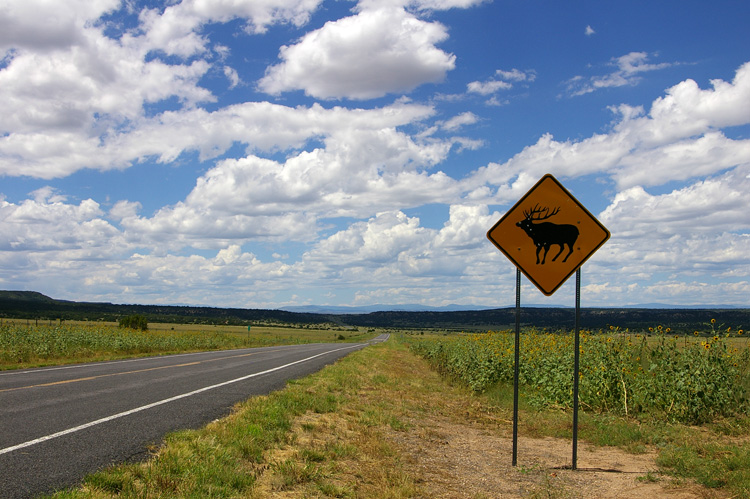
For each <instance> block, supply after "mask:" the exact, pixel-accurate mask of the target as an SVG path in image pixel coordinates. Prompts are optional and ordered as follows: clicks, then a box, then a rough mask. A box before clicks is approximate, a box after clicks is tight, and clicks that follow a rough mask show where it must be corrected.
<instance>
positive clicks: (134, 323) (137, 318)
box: [120, 315, 148, 331]
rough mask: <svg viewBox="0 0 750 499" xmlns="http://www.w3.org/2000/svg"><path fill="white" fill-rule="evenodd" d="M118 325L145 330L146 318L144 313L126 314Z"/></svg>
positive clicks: (146, 325)
mask: <svg viewBox="0 0 750 499" xmlns="http://www.w3.org/2000/svg"><path fill="white" fill-rule="evenodd" d="M120 327H129V328H131V329H140V330H141V331H146V330H147V329H148V319H146V316H145V315H128V316H127V317H123V318H122V319H120Z"/></svg>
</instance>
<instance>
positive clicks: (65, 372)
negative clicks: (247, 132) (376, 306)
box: [0, 335, 387, 499]
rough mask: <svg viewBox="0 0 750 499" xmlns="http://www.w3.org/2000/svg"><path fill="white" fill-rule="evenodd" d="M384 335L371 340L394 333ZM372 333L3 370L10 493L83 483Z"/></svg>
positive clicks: (2, 462) (3, 460) (0, 385)
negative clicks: (332, 340) (344, 339)
mask: <svg viewBox="0 0 750 499" xmlns="http://www.w3.org/2000/svg"><path fill="white" fill-rule="evenodd" d="M385 339H387V335H381V336H379V337H378V338H376V339H374V340H371V342H377V341H384V340H385ZM368 344H369V343H356V344H346V343H336V344H327V343H326V344H323V343H317V344H309V345H293V346H279V347H266V348H252V349H243V350H224V351H215V352H204V353H192V354H183V355H171V356H163V357H147V358H140V359H130V360H122V361H112V362H100V363H90V364H76V365H70V366H61V367H47V368H40V369H32V370H25V371H6V372H0V428H1V429H2V431H0V497H1V498H3V499H10V498H25V497H34V496H36V495H39V494H42V493H49V492H51V491H53V490H57V489H60V488H65V487H70V486H74V485H76V484H77V483H79V482H80V480H81V479H82V478H83V477H84V476H85V475H86V474H88V473H91V472H94V471H96V470H99V469H101V468H103V467H106V466H109V465H111V464H115V463H119V462H124V461H134V460H143V459H146V458H147V457H148V448H149V447H151V446H153V445H158V444H160V443H161V441H162V439H163V437H164V435H165V434H166V433H168V432H170V431H174V430H178V429H185V428H199V427H201V426H203V425H205V424H206V423H208V422H210V421H212V420H214V419H217V418H220V417H222V416H225V415H227V414H228V413H229V411H230V409H231V407H232V406H233V405H234V404H235V403H237V402H240V401H242V400H245V399H247V398H249V397H251V396H254V395H262V394H267V393H269V392H271V391H273V390H277V389H280V388H283V387H284V385H285V383H286V381H287V380H289V379H293V378H299V377H303V376H306V375H308V374H311V373H313V372H316V371H318V370H320V369H321V368H323V367H324V366H325V365H327V364H330V363H332V362H334V361H335V360H336V359H339V358H341V357H343V356H345V355H347V354H349V353H351V352H353V351H355V350H358V349H360V348H364V347H365V346H367V345H368Z"/></svg>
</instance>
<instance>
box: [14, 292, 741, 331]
mask: <svg viewBox="0 0 750 499" xmlns="http://www.w3.org/2000/svg"><path fill="white" fill-rule="evenodd" d="M405 307H414V306H413V305H407V306H405ZM451 307H453V306H451ZM456 307H460V306H456ZM313 310H315V308H310V307H306V308H304V310H301V309H300V310H298V311H292V310H266V309H242V308H214V307H192V306H176V305H116V304H112V303H90V302H72V301H64V300H55V299H53V298H50V297H48V296H45V295H43V294H41V293H37V292H34V291H0V317H4V318H21V319H40V320H57V319H63V320H94V321H97V320H102V321H117V320H119V319H120V318H121V317H124V316H127V315H133V314H142V315H145V316H146V317H147V318H148V320H149V321H150V322H174V323H185V324H234V325H249V324H269V325H271V324H272V325H288V326H292V325H294V326H300V325H301V326H312V325H322V324H327V325H332V326H341V327H365V328H398V329H437V330H450V331H487V330H498V329H509V328H512V327H513V325H514V324H515V307H506V308H495V309H481V308H479V307H477V308H476V309H475V310H466V309H464V310H435V309H428V310H377V311H369V312H368V311H367V310H366V309H364V311H362V309H359V308H349V307H334V308H331V307H320V308H319V309H318V312H314V311H313ZM357 312H358V313H357ZM711 319H716V323H717V326H718V325H724V327H730V326H731V327H732V328H733V329H737V328H740V327H745V328H747V327H748V325H750V309H741V308H721V309H718V308H690V309H687V308H647V307H643V308H583V309H582V310H581V327H582V328H585V329H592V330H597V329H608V328H609V327H610V326H616V327H619V328H621V329H625V328H630V329H631V330H639V331H640V330H647V329H648V328H649V327H657V326H659V325H662V326H664V327H670V328H671V329H672V330H673V331H675V332H690V333H692V332H693V331H695V330H700V331H706V330H707V329H710V328H709V327H708V324H709V321H710V320H711ZM521 322H522V323H523V324H524V325H532V326H535V327H538V328H549V329H572V328H573V327H574V322H575V312H574V310H573V309H572V308H564V307H538V306H537V307H533V306H526V307H523V308H522V310H521Z"/></svg>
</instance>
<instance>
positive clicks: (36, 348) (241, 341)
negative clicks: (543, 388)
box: [0, 319, 375, 370]
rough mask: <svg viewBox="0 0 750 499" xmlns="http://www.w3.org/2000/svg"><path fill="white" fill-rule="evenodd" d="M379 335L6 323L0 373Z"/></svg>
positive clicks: (0, 337)
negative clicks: (51, 366) (10, 370)
mask: <svg viewBox="0 0 750 499" xmlns="http://www.w3.org/2000/svg"><path fill="white" fill-rule="evenodd" d="M374 336H375V333H374V332H372V331H357V330H331V329H314V328H299V329H293V328H284V327H264V326H252V327H251V328H250V330H248V328H247V327H245V326H194V325H187V324H149V329H148V330H147V331H140V330H133V329H126V328H120V327H118V326H117V325H116V324H114V323H104V322H76V321H66V322H64V323H62V324H60V323H55V322H54V321H52V322H51V323H47V321H39V322H38V323H37V322H36V321H33V320H31V321H26V320H9V319H3V320H2V323H1V324H0V370H7V369H20V368H28V367H38V366H45V365H56V364H68V363H76V362H89V361H99V360H111V359H121V358H128V357H138V356H145V355H167V354H172V353H181V352H192V351H202V350H222V349H231V348H247V347H259V346H272V345H288V344H296V343H318V342H352V341H363V340H366V339H369V338H372V337H374Z"/></svg>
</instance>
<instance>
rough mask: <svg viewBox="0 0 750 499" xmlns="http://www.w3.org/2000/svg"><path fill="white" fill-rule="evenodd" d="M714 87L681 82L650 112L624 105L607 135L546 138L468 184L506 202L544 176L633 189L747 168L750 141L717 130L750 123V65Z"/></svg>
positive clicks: (483, 171) (481, 171)
mask: <svg viewBox="0 0 750 499" xmlns="http://www.w3.org/2000/svg"><path fill="white" fill-rule="evenodd" d="M712 86H713V88H712V89H706V90H703V89H700V88H699V87H698V86H697V85H696V84H695V82H694V81H692V80H686V81H684V82H682V83H679V84H677V85H675V86H673V87H672V88H670V89H668V90H667V92H666V95H665V96H664V97H660V98H658V99H656V100H654V102H653V103H652V106H651V109H650V112H649V113H648V114H646V113H644V112H643V110H640V109H634V108H631V107H629V106H621V107H619V108H617V109H616V111H617V113H618V114H619V119H620V121H619V122H617V123H616V124H615V125H614V126H613V128H612V130H611V131H610V132H609V133H606V134H595V135H592V136H591V137H588V138H586V139H583V140H578V141H574V140H565V141H557V140H555V139H554V138H553V137H552V135H550V134H545V135H543V136H542V137H541V138H540V139H539V140H538V141H537V142H536V143H535V144H533V145H530V146H527V147H525V148H524V149H523V150H522V151H521V152H519V153H518V154H516V155H515V156H513V157H512V158H511V159H509V160H508V161H507V162H505V163H503V164H494V163H493V164H490V165H488V166H487V167H484V168H480V169H478V170H477V171H475V172H474V174H473V175H472V176H471V177H470V178H468V179H466V180H465V183H471V182H475V183H487V184H489V185H496V186H499V189H498V191H497V193H496V196H497V198H496V202H497V201H499V202H508V201H509V200H512V199H513V198H514V197H516V196H517V194H518V192H519V191H518V189H519V188H528V187H530V186H531V185H532V184H533V182H534V179H538V178H540V177H541V176H542V175H544V174H545V173H553V174H555V175H557V176H559V177H580V176H584V175H590V174H600V175H605V176H607V177H610V178H611V179H612V180H614V181H615V184H616V187H617V188H618V189H627V188H630V187H633V186H639V185H644V186H656V185H662V184H664V183H667V182H669V181H672V180H688V179H691V178H697V177H701V176H707V175H714V174H717V173H720V172H722V171H725V170H727V169H730V168H734V167H737V166H741V165H748V164H750V141H748V140H747V139H745V140H742V139H730V138H728V137H726V136H725V135H724V134H722V133H721V132H720V131H718V129H719V128H724V127H728V126H737V125H743V124H747V123H750V63H746V64H744V65H742V66H741V67H740V68H739V69H738V70H737V73H736V76H735V78H734V80H733V81H732V82H731V83H729V82H725V81H722V80H713V81H712ZM651 165H653V166H651ZM467 189H468V188H467Z"/></svg>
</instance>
